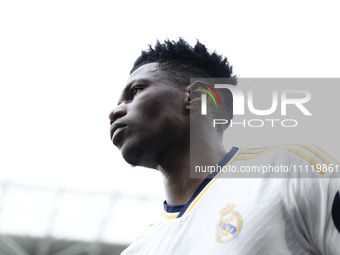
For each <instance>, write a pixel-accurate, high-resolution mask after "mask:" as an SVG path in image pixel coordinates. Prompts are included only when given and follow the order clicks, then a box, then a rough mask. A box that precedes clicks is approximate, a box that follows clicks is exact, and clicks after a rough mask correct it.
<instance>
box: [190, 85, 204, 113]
mask: <svg viewBox="0 0 340 255" xmlns="http://www.w3.org/2000/svg"><path fill="white" fill-rule="evenodd" d="M202 83H203V82H201V81H195V82H193V83H191V84H190V85H189V86H188V87H186V94H185V106H186V109H187V110H190V111H197V110H200V109H201V101H202V97H201V96H202V94H205V92H204V91H203V90H201V89H199V87H202Z"/></svg>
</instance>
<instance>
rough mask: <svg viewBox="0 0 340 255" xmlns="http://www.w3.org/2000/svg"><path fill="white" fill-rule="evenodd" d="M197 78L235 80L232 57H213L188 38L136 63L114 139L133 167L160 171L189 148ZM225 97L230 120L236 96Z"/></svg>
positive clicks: (115, 119) (115, 118) (114, 116)
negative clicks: (192, 81)
mask: <svg viewBox="0 0 340 255" xmlns="http://www.w3.org/2000/svg"><path fill="white" fill-rule="evenodd" d="M192 77H200V80H201V81H204V78H235V77H234V76H233V75H232V67H231V66H229V64H228V62H227V59H226V58H223V57H221V56H219V55H217V54H216V53H215V52H214V53H209V52H208V50H207V49H206V48H205V46H204V45H203V44H201V43H199V42H197V43H196V45H195V47H194V48H193V47H191V46H190V45H189V44H188V43H186V42H185V41H184V40H183V39H180V40H179V41H178V42H174V41H168V40H167V41H165V42H164V44H161V43H159V42H158V41H157V43H156V46H155V48H154V49H153V48H152V47H151V46H150V48H149V49H148V50H147V51H143V52H142V54H141V56H140V57H139V58H138V59H137V60H136V62H135V64H134V66H133V68H132V70H131V73H130V77H129V79H128V81H127V83H126V86H125V88H124V90H123V93H122V95H121V97H120V100H119V102H118V106H117V107H116V108H115V109H114V110H113V111H112V112H111V113H110V120H111V123H112V126H111V138H112V140H113V143H114V144H115V145H116V146H117V147H118V148H120V150H121V152H122V154H123V157H124V158H125V160H126V161H127V162H128V163H130V164H133V165H142V166H146V167H151V168H156V167H157V166H158V165H159V164H160V163H161V161H162V160H163V159H164V157H167V155H168V154H169V153H179V152H180V151H181V150H182V149H183V150H185V149H187V148H185V147H188V146H189V142H190V135H189V132H190V118H189V117H190V109H191V107H192V104H193V103H192V101H193V98H194V95H190V86H191V85H190V78H192ZM189 85H190V86H189ZM192 86H193V85H192ZM212 86H213V84H212ZM195 97H198V96H197V95H195ZM221 97H222V100H224V103H225V105H227V108H224V111H225V114H226V118H230V117H231V115H232V98H231V95H227V96H226V98H224V99H223V96H221ZM226 109H228V111H226ZM220 133H221V134H220V135H221V137H222V133H223V132H220Z"/></svg>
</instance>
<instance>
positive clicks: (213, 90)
mask: <svg viewBox="0 0 340 255" xmlns="http://www.w3.org/2000/svg"><path fill="white" fill-rule="evenodd" d="M200 83H201V84H203V85H205V86H206V87H207V88H209V89H211V91H212V92H214V93H215V95H216V96H217V98H218V100H219V101H220V104H221V105H222V100H221V98H220V96H219V95H218V93H217V91H216V90H215V89H214V88H213V87H211V86H209V85H208V84H205V83H203V82H200ZM198 88H199V89H200V90H203V91H205V92H206V93H207V94H208V95H209V96H210V97H211V98H212V100H214V103H215V106H217V103H216V100H215V98H214V96H213V95H212V94H211V93H210V91H208V90H206V89H204V88H202V87H198Z"/></svg>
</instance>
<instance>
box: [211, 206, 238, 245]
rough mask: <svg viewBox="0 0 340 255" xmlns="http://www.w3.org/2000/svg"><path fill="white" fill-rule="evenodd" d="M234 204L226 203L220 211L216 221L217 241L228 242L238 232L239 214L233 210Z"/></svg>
mask: <svg viewBox="0 0 340 255" xmlns="http://www.w3.org/2000/svg"><path fill="white" fill-rule="evenodd" d="M235 206H236V204H232V203H228V204H227V205H226V206H224V207H223V209H222V210H221V211H220V216H221V219H220V220H219V221H218V224H217V229H216V238H217V241H219V242H221V243H225V242H228V241H230V240H232V239H233V238H235V237H236V236H237V235H238V233H240V230H241V227H242V218H241V215H240V214H239V213H238V212H236V211H234V208H235Z"/></svg>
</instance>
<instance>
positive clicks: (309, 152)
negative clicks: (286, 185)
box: [233, 143, 340, 178]
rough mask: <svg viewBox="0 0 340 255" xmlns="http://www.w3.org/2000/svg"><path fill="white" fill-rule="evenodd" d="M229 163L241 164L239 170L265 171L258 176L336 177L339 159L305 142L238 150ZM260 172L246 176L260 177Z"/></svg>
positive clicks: (339, 168)
mask: <svg viewBox="0 0 340 255" xmlns="http://www.w3.org/2000/svg"><path fill="white" fill-rule="evenodd" d="M233 164H234V165H236V166H238V167H239V168H241V167H242V166H243V170H244V168H247V169H248V170H252V172H254V171H255V170H258V171H257V172H258V173H260V174H262V175H263V174H265V175H263V176H262V177H271V178H299V177H304V178H314V177H320V176H324V177H327V178H329V177H334V176H338V177H340V164H339V162H338V161H337V160H336V159H335V158H334V157H333V156H331V155H330V154H329V153H327V152H326V151H325V150H323V149H321V148H319V147H317V146H315V145H313V144H307V143H291V144H284V145H272V146H266V147H261V148H251V149H242V150H240V152H239V153H238V155H237V156H236V157H235V159H234V162H233ZM250 168H252V169H250ZM240 170H242V169H240ZM260 174H258V175H257V176H255V175H253V176H251V175H249V176H248V177H250V178H251V177H261V176H260Z"/></svg>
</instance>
